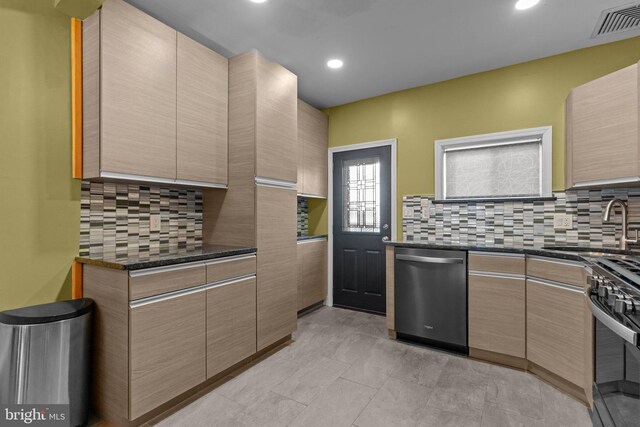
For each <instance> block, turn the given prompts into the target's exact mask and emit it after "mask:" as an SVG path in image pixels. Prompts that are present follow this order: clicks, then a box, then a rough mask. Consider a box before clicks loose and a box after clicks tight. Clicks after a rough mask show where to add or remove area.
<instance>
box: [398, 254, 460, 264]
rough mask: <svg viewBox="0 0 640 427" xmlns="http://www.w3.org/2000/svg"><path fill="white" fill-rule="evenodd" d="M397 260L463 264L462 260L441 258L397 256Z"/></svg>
mask: <svg viewBox="0 0 640 427" xmlns="http://www.w3.org/2000/svg"><path fill="white" fill-rule="evenodd" d="M396 259H399V260H402V261H413V262H423V263H425V264H462V263H463V262H464V259H462V258H439V257H430V256H418V255H405V254H397V255H396Z"/></svg>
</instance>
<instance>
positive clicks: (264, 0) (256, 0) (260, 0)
mask: <svg viewBox="0 0 640 427" xmlns="http://www.w3.org/2000/svg"><path fill="white" fill-rule="evenodd" d="M250 1H251V3H264V2H266V1H267V0H250Z"/></svg>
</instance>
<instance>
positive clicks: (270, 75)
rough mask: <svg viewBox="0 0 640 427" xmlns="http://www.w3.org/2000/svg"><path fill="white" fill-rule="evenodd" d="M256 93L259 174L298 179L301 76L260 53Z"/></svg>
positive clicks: (267, 176) (284, 178) (257, 173)
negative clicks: (299, 91) (299, 84)
mask: <svg viewBox="0 0 640 427" xmlns="http://www.w3.org/2000/svg"><path fill="white" fill-rule="evenodd" d="M256 96H257V105H256V176H259V177H262V178H271V179H277V180H281V181H288V182H296V179H297V177H298V150H297V140H298V78H297V77H296V75H295V74H293V73H291V72H290V71H289V70H287V69H286V68H284V67H283V66H281V65H279V64H276V63H273V62H269V61H267V60H266V59H264V58H262V57H261V56H258V58H257V93H256Z"/></svg>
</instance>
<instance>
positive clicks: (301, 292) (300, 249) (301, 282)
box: [296, 242, 308, 311]
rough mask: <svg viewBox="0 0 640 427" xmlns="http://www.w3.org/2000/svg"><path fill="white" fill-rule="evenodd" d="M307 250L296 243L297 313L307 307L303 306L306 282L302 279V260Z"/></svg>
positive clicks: (302, 244)
mask: <svg viewBox="0 0 640 427" xmlns="http://www.w3.org/2000/svg"><path fill="white" fill-rule="evenodd" d="M307 249H308V248H307V245H306V244H304V243H300V242H298V245H297V251H296V253H297V261H298V262H297V264H296V267H297V268H296V271H297V273H298V282H297V283H298V311H300V310H303V309H304V308H306V307H307V306H306V305H305V304H306V303H307V301H306V299H305V297H306V295H307V289H306V285H307V281H306V280H305V277H304V259H305V258H306V252H307Z"/></svg>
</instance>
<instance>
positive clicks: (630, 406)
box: [591, 296, 640, 427]
mask: <svg viewBox="0 0 640 427" xmlns="http://www.w3.org/2000/svg"><path fill="white" fill-rule="evenodd" d="M591 310H592V312H593V314H594V317H595V331H594V341H595V342H594V344H595V345H594V357H595V358H594V368H595V377H594V378H595V383H594V387H593V399H594V417H595V416H598V417H599V420H597V421H598V423H597V424H596V423H594V424H596V425H599V424H600V423H601V425H603V426H604V427H623V426H624V427H626V426H639V427H640V350H639V349H638V347H637V340H638V330H637V329H636V328H635V327H633V326H632V325H631V324H630V322H629V321H628V320H626V321H625V320H624V317H623V316H619V315H617V314H609V313H610V311H609V309H608V308H605V307H604V306H603V305H602V304H601V303H600V302H599V301H598V300H597V299H596V297H595V296H592V297H591ZM613 316H616V317H613Z"/></svg>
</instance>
